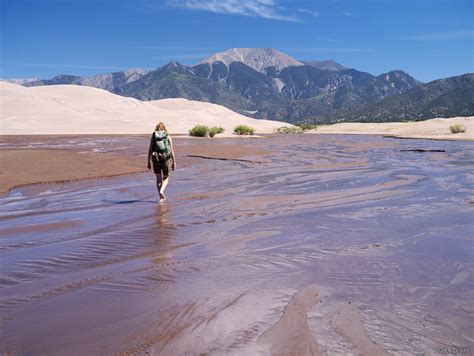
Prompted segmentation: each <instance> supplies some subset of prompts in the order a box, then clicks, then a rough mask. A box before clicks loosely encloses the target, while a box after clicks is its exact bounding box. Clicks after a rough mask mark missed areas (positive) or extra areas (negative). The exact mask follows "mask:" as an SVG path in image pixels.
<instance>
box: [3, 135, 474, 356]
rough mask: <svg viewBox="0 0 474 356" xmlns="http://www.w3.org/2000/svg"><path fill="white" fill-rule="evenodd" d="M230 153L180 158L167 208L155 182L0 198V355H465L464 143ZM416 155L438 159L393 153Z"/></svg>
mask: <svg viewBox="0 0 474 356" xmlns="http://www.w3.org/2000/svg"><path fill="white" fill-rule="evenodd" d="M137 140H138V138H137ZM140 142H141V141H136V142H135V141H133V139H130V140H128V141H127V145H130V146H131V147H135V148H134V149H137V148H136V147H138V146H139V145H140V144H141V143H140ZM177 142H179V140H177ZM219 142H220V143H219V144H222V145H226V144H227V143H234V142H235V141H232V140H230V139H229V140H226V139H223V140H221V141H219ZM239 142H240V141H239ZM37 144H38V145H40V142H38V143H37ZM87 144H88V145H93V147H95V148H97V147H100V144H101V143H100V142H99V143H97V142H94V140H93V139H91V138H89V139H87ZM181 144H183V145H190V144H195V141H193V142H188V141H186V140H184V139H183V140H182V141H181ZM206 144H209V145H211V143H209V142H207V143H206ZM240 144H242V145H244V146H245V149H246V152H247V153H246V154H245V156H243V157H241V156H238V158H239V159H243V160H242V161H223V160H214V159H212V158H216V157H217V156H218V153H219V151H218V149H216V150H215V152H214V153H213V154H214V156H215V157H214V156H213V157H210V158H211V159H200V158H192V157H188V159H189V160H190V161H189V164H186V165H183V166H179V167H178V170H177V171H176V172H175V173H174V174H173V176H172V182H171V184H170V186H169V192H168V194H167V196H168V201H167V202H166V203H164V204H158V203H157V194H156V191H155V187H154V177H153V175H152V174H136V175H132V176H124V177H116V178H110V179H102V180H94V181H82V182H70V183H65V184H52V185H47V186H42V188H41V187H36V188H34V190H33V192H30V193H28V188H26V189H22V190H16V191H14V192H12V193H11V194H10V195H8V196H4V197H2V198H1V200H2V205H1V208H0V212H1V216H0V219H1V221H2V227H1V228H0V229H1V230H0V234H1V236H2V238H1V239H0V254H1V263H2V266H1V267H2V278H1V280H0V289H1V290H2V294H1V304H0V317H1V323H2V335H1V345H2V351H3V352H5V353H11V354H38V353H46V354H104V355H108V354H145V353H151V354H165V355H175V354H186V353H192V354H197V353H207V354H227V353H233V354H245V355H246V354H256V353H259V352H262V353H273V354H286V353H290V352H295V353H296V354H310V353H313V354H329V355H331V354H371V355H372V354H374V355H377V354H380V355H383V354H422V353H424V352H428V353H429V352H433V349H434V348H435V347H438V346H443V345H453V344H454V345H458V346H467V347H471V350H472V349H473V348H472V347H473V346H474V345H473V342H474V334H473V333H474V329H473V327H472V325H473V322H474V316H473V310H472V299H473V296H474V295H473V293H474V276H473V273H472V271H473V268H472V267H473V262H472V261H473V257H474V256H473V255H474V251H473V248H472V246H473V244H472V243H473V241H472V239H473V235H474V234H473V229H474V226H473V222H472V212H473V208H474V206H473V205H472V200H473V198H472V187H473V176H472V166H473V164H474V156H473V154H472V152H471V150H470V149H469V148H470V147H469V143H463V142H441V141H419V140H410V141H409V142H407V141H405V140H401V141H396V140H393V139H383V138H381V137H375V136H373V137H364V136H312V135H295V136H284V137H281V136H277V137H269V138H265V139H261V140H243V141H241V143H240ZM414 146H416V147H421V146H422V147H423V148H429V149H443V150H445V151H446V152H439V153H434V152H432V153H417V152H400V150H401V149H407V148H413V147H414ZM177 148H178V149H179V146H177ZM227 149H229V148H227ZM209 150H210V152H211V151H212V147H210V148H209ZM236 157H237V156H236ZM256 161H259V162H261V163H252V162H256Z"/></svg>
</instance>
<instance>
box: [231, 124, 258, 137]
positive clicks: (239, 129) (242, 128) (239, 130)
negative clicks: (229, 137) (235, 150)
mask: <svg viewBox="0 0 474 356" xmlns="http://www.w3.org/2000/svg"><path fill="white" fill-rule="evenodd" d="M254 132H255V129H254V128H252V127H249V126H246V125H238V126H236V127H235V128H234V133H236V134H237V135H253V134H254Z"/></svg>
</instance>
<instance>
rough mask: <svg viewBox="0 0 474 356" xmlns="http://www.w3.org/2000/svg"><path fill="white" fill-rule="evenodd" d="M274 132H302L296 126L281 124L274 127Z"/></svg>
mask: <svg viewBox="0 0 474 356" xmlns="http://www.w3.org/2000/svg"><path fill="white" fill-rule="evenodd" d="M274 132H275V133H278V134H294V133H300V132H303V130H302V129H301V128H300V127H297V126H296V127H291V126H282V127H278V128H276V129H275V130H274Z"/></svg>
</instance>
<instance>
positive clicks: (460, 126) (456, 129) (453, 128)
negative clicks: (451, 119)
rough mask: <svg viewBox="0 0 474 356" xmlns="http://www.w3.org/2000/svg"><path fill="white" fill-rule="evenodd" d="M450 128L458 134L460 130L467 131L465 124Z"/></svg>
mask: <svg viewBox="0 0 474 356" xmlns="http://www.w3.org/2000/svg"><path fill="white" fill-rule="evenodd" d="M449 129H450V130H451V133H453V134H456V133H460V132H466V128H465V127H464V126H463V125H459V124H458V125H452V126H449Z"/></svg>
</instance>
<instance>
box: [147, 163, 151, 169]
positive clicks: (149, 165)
mask: <svg viewBox="0 0 474 356" xmlns="http://www.w3.org/2000/svg"><path fill="white" fill-rule="evenodd" d="M147 167H148V169H151V164H150V161H148V166H147Z"/></svg>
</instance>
